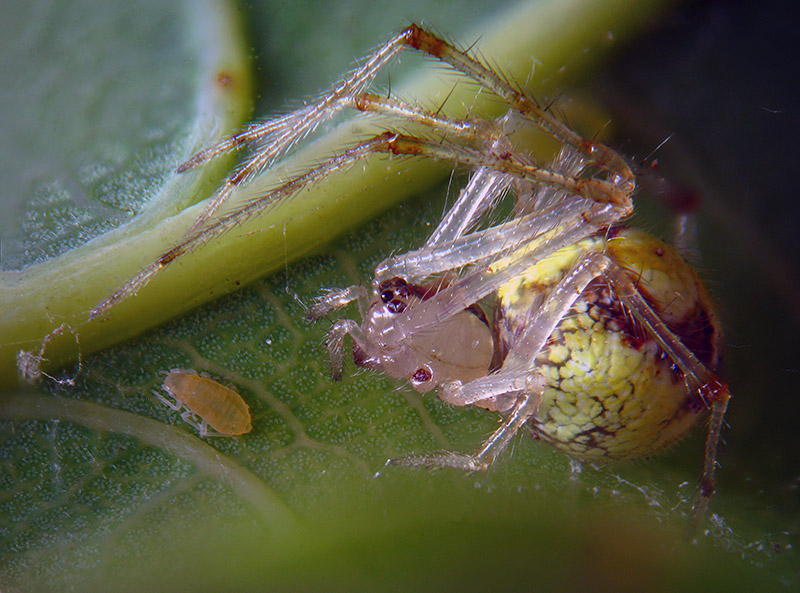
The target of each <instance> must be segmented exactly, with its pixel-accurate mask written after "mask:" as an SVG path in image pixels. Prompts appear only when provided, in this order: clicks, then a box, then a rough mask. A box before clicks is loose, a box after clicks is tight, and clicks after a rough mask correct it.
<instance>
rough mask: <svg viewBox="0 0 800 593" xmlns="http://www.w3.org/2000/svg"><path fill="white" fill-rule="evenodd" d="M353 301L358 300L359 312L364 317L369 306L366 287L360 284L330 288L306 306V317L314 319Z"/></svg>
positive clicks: (310, 319)
mask: <svg viewBox="0 0 800 593" xmlns="http://www.w3.org/2000/svg"><path fill="white" fill-rule="evenodd" d="M353 301H357V302H358V309H359V312H360V313H361V317H364V315H365V314H366V312H367V308H368V307H369V294H368V293H367V289H366V288H364V287H363V286H361V285H355V286H349V287H347V288H342V289H338V290H331V291H329V292H327V293H325V294H324V295H322V296H321V297H318V298H317V299H315V300H314V304H313V305H311V306H310V307H309V308H308V312H307V314H306V317H307V318H308V320H309V321H316V320H317V319H319V318H320V317H324V316H325V315H327V314H328V313H330V312H332V311H335V310H336V309H340V308H341V307H344V306H345V305H347V304H348V303H352V302H353Z"/></svg>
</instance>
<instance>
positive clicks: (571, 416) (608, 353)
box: [496, 228, 720, 460]
mask: <svg viewBox="0 0 800 593" xmlns="http://www.w3.org/2000/svg"><path fill="white" fill-rule="evenodd" d="M589 252H602V253H604V254H605V255H607V256H608V257H609V258H610V259H612V260H613V261H614V262H615V263H617V264H619V265H620V266H621V267H622V268H624V269H625V270H627V271H628V273H629V274H630V275H631V277H632V278H633V279H634V281H635V283H636V286H637V288H638V290H639V292H640V294H641V295H642V296H643V297H644V298H645V300H646V301H647V302H648V304H649V305H650V307H652V308H653V310H654V311H655V312H656V313H657V314H658V315H659V317H660V318H661V319H662V320H664V322H665V323H666V324H667V325H668V326H669V327H670V329H671V330H672V331H673V332H675V334H676V335H677V336H678V337H679V338H680V339H681V341H683V343H684V344H685V345H686V346H687V347H688V348H689V349H690V350H692V352H693V353H694V354H695V356H696V357H697V358H698V359H699V360H700V361H702V362H703V363H704V364H706V365H708V366H709V367H711V368H714V367H715V366H716V364H717V358H718V345H719V336H720V332H719V328H718V323H717V321H716V317H715V314H714V312H713V308H712V307H711V305H710V299H709V297H708V295H707V293H706V291H705V289H704V288H703V287H702V285H701V284H700V282H699V280H698V279H697V277H696V275H695V274H694V272H693V271H692V270H691V268H690V267H689V266H688V265H687V264H686V263H685V262H684V261H683V259H682V258H681V257H680V255H678V253H677V252H676V251H675V250H674V249H672V248H671V247H669V246H667V245H666V244H664V243H662V242H661V241H658V240H657V239H655V238H654V237H652V236H650V235H647V234H646V233H643V232H641V231H638V230H635V229H629V228H621V229H613V230H612V231H610V232H608V233H605V234H603V235H597V236H593V237H590V238H587V239H585V240H584V241H581V242H579V243H577V244H575V245H572V246H569V247H567V248H565V249H562V250H561V251H559V252H557V253H555V254H554V255H553V256H552V257H550V258H547V259H546V260H544V261H542V262H538V263H537V264H536V265H535V266H533V267H531V268H530V269H529V270H528V271H527V272H526V273H525V274H524V275H522V276H520V277H519V278H517V279H514V280H513V281H512V282H509V283H508V284H507V285H505V286H504V287H503V289H502V290H501V291H499V293H498V297H499V302H498V312H497V315H496V323H497V331H498V332H499V334H500V339H501V343H502V344H503V346H504V347H503V349H504V350H507V349H509V348H510V347H511V346H512V345H513V342H514V340H515V338H516V337H517V336H519V335H520V332H521V331H522V330H523V329H524V327H525V325H526V324H527V323H529V322H530V319H531V316H532V315H535V314H536V310H537V307H538V303H540V302H541V300H542V299H543V298H544V295H546V294H547V292H548V290H549V289H550V288H551V287H552V286H554V285H555V283H556V282H558V280H560V278H561V277H562V276H563V275H564V274H565V273H566V272H567V271H568V270H569V269H570V268H571V267H572V266H573V265H574V264H575V263H576V262H577V261H578V260H579V259H580V258H581V257H582V256H583V255H585V254H587V253H589ZM535 370H536V371H537V372H539V373H541V374H542V375H543V376H544V377H545V379H546V380H547V385H546V387H545V390H544V393H543V396H542V402H541V404H540V406H539V409H538V411H537V413H536V415H535V416H534V417H533V418H532V419H531V420H529V422H528V425H529V427H530V428H531V430H532V431H533V432H534V434H535V435H536V436H538V437H540V438H542V439H543V440H545V441H548V442H550V443H551V444H553V445H554V446H556V447H557V448H559V449H562V450H564V451H566V452H567V453H569V454H570V455H572V456H574V457H578V458H583V459H592V460H603V459H608V460H615V459H630V458H637V457H644V456H648V455H651V454H653V453H655V452H657V451H659V450H661V449H663V448H665V447H667V446H669V445H670V444H671V443H673V442H675V441H676V440H678V439H679V438H680V437H682V436H683V435H684V434H686V432H687V431H688V429H689V428H690V427H691V426H692V424H693V423H694V422H695V420H696V419H697V418H698V417H699V416H701V415H702V414H703V412H704V411H705V406H704V405H703V402H701V401H698V396H697V395H696V393H695V392H694V391H692V390H690V389H689V388H688V387H687V385H686V383H685V381H684V378H683V373H682V372H681V370H680V369H679V368H678V367H677V366H676V365H675V363H674V362H673V361H672V360H671V359H670V358H669V356H667V355H666V353H665V352H664V350H663V349H662V348H661V346H660V345H659V343H658V341H657V339H656V338H655V337H653V336H652V335H650V334H649V333H648V332H647V330H646V329H645V328H643V327H642V326H641V325H640V324H639V323H638V322H637V321H636V320H635V319H634V318H633V317H632V316H631V315H629V314H628V312H627V311H626V310H625V308H624V307H623V305H622V303H621V301H620V300H619V299H618V298H617V297H616V295H615V294H614V292H613V290H612V288H611V286H610V284H609V282H607V281H606V280H605V279H604V278H602V277H600V278H597V279H595V280H593V281H592V282H591V283H589V285H588V286H587V287H586V289H585V290H584V291H583V292H582V293H581V296H580V297H579V299H578V300H577V301H576V302H575V304H574V305H573V307H572V308H571V309H570V311H569V313H568V314H567V315H566V316H565V317H564V319H563V320H562V321H561V322H560V323H559V325H558V327H557V328H556V330H555V331H554V332H553V333H552V334H551V336H550V339H549V340H548V342H547V345H546V347H545V348H544V349H543V350H542V352H540V353H539V355H538V356H537V358H536V361H535Z"/></svg>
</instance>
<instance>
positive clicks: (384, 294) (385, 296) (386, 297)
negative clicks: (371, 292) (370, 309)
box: [381, 290, 394, 303]
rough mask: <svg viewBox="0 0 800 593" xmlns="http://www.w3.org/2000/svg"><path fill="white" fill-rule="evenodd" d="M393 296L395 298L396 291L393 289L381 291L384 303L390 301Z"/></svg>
mask: <svg viewBox="0 0 800 593" xmlns="http://www.w3.org/2000/svg"><path fill="white" fill-rule="evenodd" d="M393 298H394V292H392V291H391V290H384V291H383V292H382V293H381V300H382V301H383V302H384V303H388V302H389V301H391V300H392V299H393Z"/></svg>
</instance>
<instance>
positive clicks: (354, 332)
mask: <svg viewBox="0 0 800 593" xmlns="http://www.w3.org/2000/svg"><path fill="white" fill-rule="evenodd" d="M348 334H349V335H350V337H351V338H352V339H353V342H354V343H355V344H356V346H357V347H358V348H359V349H361V351H362V352H364V353H369V352H370V351H371V350H373V348H372V347H371V342H370V341H369V339H368V338H367V336H366V335H365V334H364V332H363V331H362V330H361V326H359V325H358V323H356V322H355V321H353V320H352V319H340V320H339V321H337V322H336V323H334V324H333V327H332V328H331V330H330V332H328V337H327V338H326V340H325V343H326V345H327V347H328V355H329V356H330V360H331V376H332V377H333V380H334V381H339V380H340V379H341V378H342V365H343V362H344V356H343V349H344V337H345V336H346V335H348Z"/></svg>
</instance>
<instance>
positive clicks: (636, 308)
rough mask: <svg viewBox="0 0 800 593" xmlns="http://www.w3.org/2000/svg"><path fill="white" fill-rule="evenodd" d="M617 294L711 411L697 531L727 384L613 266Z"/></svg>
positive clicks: (710, 486) (610, 274) (695, 513)
mask: <svg viewBox="0 0 800 593" xmlns="http://www.w3.org/2000/svg"><path fill="white" fill-rule="evenodd" d="M604 275H605V276H606V278H608V280H609V281H610V283H611V285H612V287H613V289H614V292H615V293H616V294H617V296H618V297H619V298H620V300H622V302H623V303H624V304H625V305H626V306H627V307H628V309H629V310H630V311H631V313H632V314H633V315H634V317H635V318H636V319H637V321H639V322H640V323H641V324H642V325H643V326H644V327H645V328H646V329H647V331H648V332H649V333H650V334H651V335H652V336H653V338H654V339H655V340H656V341H657V342H658V344H659V345H660V346H661V347H662V348H663V349H664V351H665V352H666V353H667V355H668V356H669V357H670V359H671V360H672V361H673V362H674V363H675V364H676V365H677V366H678V367H679V368H680V369H681V371H683V375H684V378H685V380H686V382H687V386H688V387H689V388H690V389H693V390H694V391H695V394H696V396H697V397H698V398H699V399H700V400H701V401H702V402H703V404H704V405H705V406H706V407H709V408H711V420H710V422H709V426H708V436H707V437H706V444H705V455H704V457H703V473H702V476H701V479H700V488H699V490H698V493H697V496H696V497H695V501H694V504H693V506H692V526H693V528H696V527H697V526H698V525H700V524H701V523H702V521H703V519H704V518H705V515H706V513H707V511H708V506H709V501H710V499H711V496H712V495H713V493H714V484H715V473H716V468H717V448H718V446H719V441H720V433H721V431H722V425H723V423H724V419H725V412H726V410H727V408H728V401H729V400H730V397H731V396H730V391H729V389H728V385H727V383H725V382H724V381H723V380H722V379H720V378H719V377H717V376H716V375H715V374H714V373H713V372H712V371H711V370H709V369H708V368H707V367H706V366H705V365H704V364H703V363H702V362H700V361H699V360H698V358H697V357H696V356H695V355H694V354H693V353H692V351H691V350H689V349H688V348H687V347H686V346H685V345H684V344H683V342H682V341H681V340H680V338H679V337H678V336H676V335H675V334H674V333H673V332H672V331H671V330H670V329H669V327H667V325H666V324H665V323H664V322H663V321H662V320H661V318H660V317H659V316H658V314H657V313H656V312H655V311H654V310H653V309H652V308H651V307H650V305H649V304H648V303H647V301H646V300H645V299H644V298H643V297H642V295H641V294H640V293H639V291H638V290H637V288H636V284H635V282H634V281H633V279H632V278H631V277H630V275H629V274H628V273H627V272H626V271H625V270H624V269H623V268H621V267H620V266H619V265H616V264H614V263H613V262H612V265H610V266H609V267H608V269H607V270H606V271H605V272H604Z"/></svg>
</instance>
